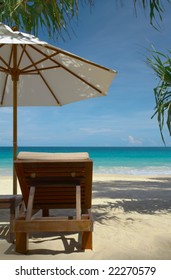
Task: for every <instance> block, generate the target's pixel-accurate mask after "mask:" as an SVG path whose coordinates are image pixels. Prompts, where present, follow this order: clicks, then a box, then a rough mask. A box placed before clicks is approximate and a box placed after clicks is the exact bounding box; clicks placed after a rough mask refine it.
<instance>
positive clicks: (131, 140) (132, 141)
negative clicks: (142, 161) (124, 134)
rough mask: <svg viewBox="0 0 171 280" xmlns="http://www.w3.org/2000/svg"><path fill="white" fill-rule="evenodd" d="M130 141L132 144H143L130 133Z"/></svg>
mask: <svg viewBox="0 0 171 280" xmlns="http://www.w3.org/2000/svg"><path fill="white" fill-rule="evenodd" d="M128 142H129V143H130V144H131V145H141V144H142V141H140V140H138V139H136V138H135V137H133V136H131V135H129V136H128Z"/></svg>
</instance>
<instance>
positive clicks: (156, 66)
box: [147, 50, 171, 143]
mask: <svg viewBox="0 0 171 280" xmlns="http://www.w3.org/2000/svg"><path fill="white" fill-rule="evenodd" d="M169 54H171V51H169ZM147 63H148V64H149V65H150V67H151V68H152V69H153V70H154V72H155V74H156V75H157V77H158V79H159V83H158V85H157V87H155V88H154V95H155V101H156V106H155V112H154V115H153V116H152V118H153V117H154V116H155V115H157V119H158V124H159V128H160V132H161V137H162V140H163V142H164V143H165V141H164V136H163V132H162V131H163V127H164V121H165V118H166V125H167V128H168V131H169V133H170V136H171V57H169V55H164V54H163V53H160V52H157V51H156V50H153V51H152V57H151V58H147Z"/></svg>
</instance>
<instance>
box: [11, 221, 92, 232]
mask: <svg viewBox="0 0 171 280" xmlns="http://www.w3.org/2000/svg"><path fill="white" fill-rule="evenodd" d="M90 228H91V221H90V220H79V221H78V220H56V221H55V220H54V219H52V220H33V221H22V220H17V221H16V223H15V231H16V232H27V233H30V232H75V231H76V232H81V231H90Z"/></svg>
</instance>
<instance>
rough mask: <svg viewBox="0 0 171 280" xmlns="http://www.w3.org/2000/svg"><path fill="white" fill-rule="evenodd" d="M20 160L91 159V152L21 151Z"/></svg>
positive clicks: (18, 157)
mask: <svg viewBox="0 0 171 280" xmlns="http://www.w3.org/2000/svg"><path fill="white" fill-rule="evenodd" d="M17 159H20V160H27V159H28V160H32V159H33V160H60V159H62V160H63V159H89V154H88V153H86V152H84V153H37V152H20V153H19V154H18V156H17Z"/></svg>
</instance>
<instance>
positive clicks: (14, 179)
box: [12, 44, 18, 194]
mask: <svg viewBox="0 0 171 280" xmlns="http://www.w3.org/2000/svg"><path fill="white" fill-rule="evenodd" d="M12 80H13V194H17V176H16V172H15V168H14V160H16V158H17V83H18V70H17V45H15V44H14V46H13V73H12Z"/></svg>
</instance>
